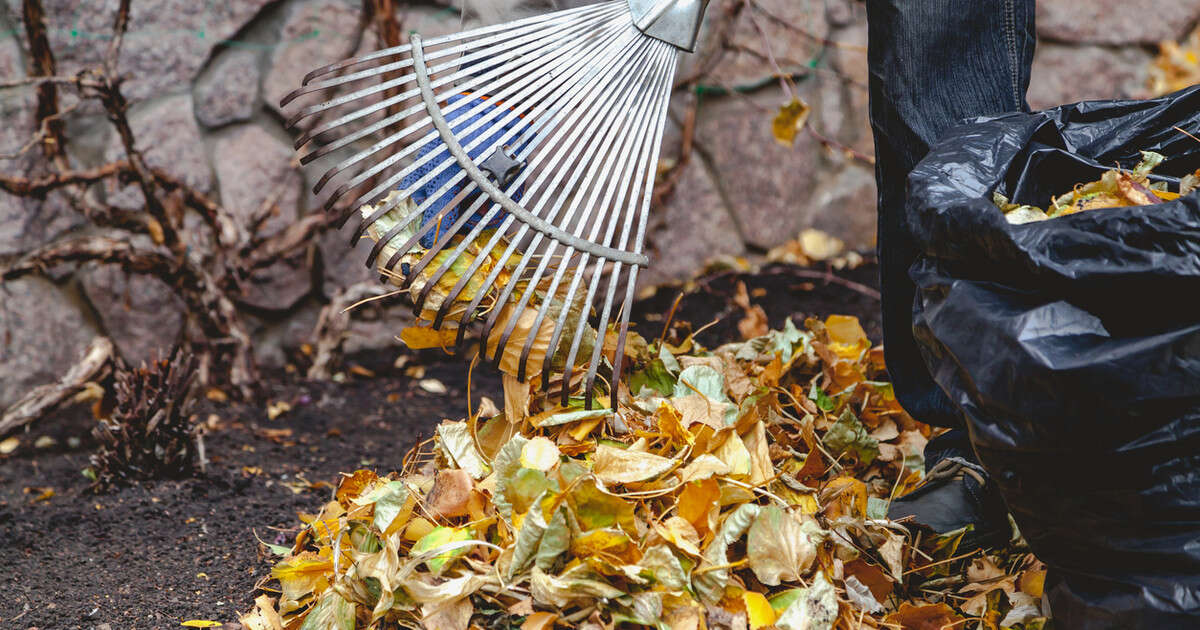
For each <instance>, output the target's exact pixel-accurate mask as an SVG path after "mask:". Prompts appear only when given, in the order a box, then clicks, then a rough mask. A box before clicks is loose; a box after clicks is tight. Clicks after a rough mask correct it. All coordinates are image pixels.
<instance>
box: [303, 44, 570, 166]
mask: <svg viewBox="0 0 1200 630" xmlns="http://www.w3.org/2000/svg"><path fill="white" fill-rule="evenodd" d="M591 27H592V26H591V25H589V24H588V23H586V22H582V23H580V24H578V25H575V26H572V27H571V28H568V29H555V30H551V31H550V34H549V35H544V34H542V33H533V34H530V35H525V36H523V37H519V38H516V39H514V40H512V41H508V40H501V41H498V42H497V43H496V44H495V45H493V46H491V47H480V48H475V49H472V52H470V53H468V54H466V55H464V56H462V57H459V58H456V59H452V60H450V61H447V62H444V63H441V64H439V65H433V66H431V67H430V68H429V71H430V74H433V75H437V74H442V73H444V72H446V71H447V70H449V69H451V68H455V67H458V68H459V71H458V72H455V73H453V74H451V75H450V76H448V77H443V78H440V79H436V80H434V86H435V87H440V86H442V85H445V84H447V83H450V82H453V81H457V80H460V79H462V78H463V77H465V76H472V74H473V73H472V71H471V66H472V65H473V64H475V63H477V62H487V63H489V64H492V67H491V68H490V69H489V70H488V71H486V72H484V73H482V74H483V75H484V78H483V79H480V80H481V81H482V80H491V78H495V77H504V76H505V75H506V74H507V73H509V72H511V69H512V68H517V69H520V68H522V67H523V66H524V65H526V64H525V63H524V60H523V59H522V55H524V54H526V53H529V52H531V51H538V50H546V49H550V48H553V44H555V43H556V42H559V41H564V40H565V41H569V40H570V38H571V37H573V36H574V35H577V34H578V33H579V32H580V31H584V30H586V29H588V28H591ZM426 46H428V44H426ZM466 49H468V48H467V47H466V46H465V45H464V46H462V47H460V48H458V49H452V50H449V51H434V52H432V53H430V54H429V56H428V57H427V59H435V58H440V57H445V56H447V55H450V54H452V53H453V52H454V51H455V50H466ZM545 54H549V53H544V54H543V56H545ZM412 63H413V62H412V60H411V59H410V60H408V61H404V62H396V64H399V65H398V67H397V68H395V69H398V68H405V67H410V66H412ZM395 69H388V70H385V71H379V72H377V73H384V74H385V73H387V72H393V71H394V70H395ZM372 72H375V71H372ZM412 81H415V77H414V75H412V74H405V75H403V76H401V77H398V78H394V79H389V80H387V81H383V82H381V83H379V84H377V85H373V86H368V87H364V88H361V89H359V90H356V91H354V92H352V93H350V94H344V95H341V96H337V97H335V98H333V99H330V100H328V101H325V102H323V103H318V104H315V105H310V106H308V107H305V108H304V109H302V110H300V111H299V112H298V113H297V114H296V115H294V116H292V117H291V118H290V119H288V122H287V127H289V128H291V127H293V126H295V124H296V123H297V122H299V121H300V120H302V119H304V118H306V117H308V116H312V115H315V114H319V113H321V112H324V111H327V110H330V109H333V108H336V107H340V106H342V105H346V104H348V103H353V102H356V101H358V100H360V99H362V98H365V97H367V96H370V95H372V94H378V93H379V92H384V91H387V90H389V89H392V88H397V87H399V86H401V85H404V84H406V83H409V82H412ZM302 89H303V88H302ZM415 94H417V92H416V91H415V90H410V91H409V92H406V93H404V94H402V95H400V96H402V97H404V98H408V97H411V96H413V95H415ZM397 98H400V97H391V98H387V99H384V100H383V101H380V102H379V103H375V104H373V105H371V106H368V107H364V108H362V109H359V110H356V111H354V112H352V113H350V114H347V115H345V116H342V117H341V118H338V119H337V120H335V121H332V122H329V123H325V124H322V125H320V126H318V127H317V128H316V129H313V130H311V131H309V132H306V133H305V134H304V135H302V136H301V139H302V140H305V142H307V140H308V139H311V138H312V137H314V136H317V135H320V134H323V133H327V132H329V131H330V130H332V129H334V128H336V127H338V126H341V125H343V124H346V123H347V122H352V121H354V120H357V119H358V118H361V117H363V116H367V115H370V114H372V113H374V112H377V111H380V110H382V109H385V108H386V107H388V106H390V105H393V104H395V103H396V102H398V101H397ZM400 100H403V99H402V98H401V99H400ZM297 142H299V141H297ZM302 145H303V143H299V144H298V146H302Z"/></svg>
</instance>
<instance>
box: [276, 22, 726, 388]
mask: <svg viewBox="0 0 1200 630" xmlns="http://www.w3.org/2000/svg"><path fill="white" fill-rule="evenodd" d="M707 4H708V0H614V1H611V2H604V3H599V4H594V5H590V6H585V7H581V8H578V9H572V10H567V11H559V12H555V13H549V14H545V15H540V16H535V17H531V18H527V19H523V20H519V21H516V22H511V23H508V24H500V25H496V26H489V27H485V28H479V29H474V30H471V31H466V32H462V33H456V34H452V35H445V36H441V37H436V38H430V39H422V38H421V37H420V36H419V35H416V34H413V35H412V36H411V40H412V41H411V44H410V45H406V46H398V47H394V48H388V49H385V50H380V51H377V52H374V53H370V54H368V55H364V56H361V57H357V58H354V59H347V60H345V61H340V62H338V63H335V64H332V65H329V66H326V67H324V68H321V69H318V70H315V71H313V72H311V73H309V75H308V76H306V77H305V78H304V82H303V85H302V87H300V88H299V89H297V90H296V91H294V92H293V93H291V94H289V95H288V96H287V97H286V98H284V99H283V103H282V104H283V105H287V104H288V103H290V102H292V101H294V100H296V99H298V98H300V97H302V96H305V95H308V94H319V95H320V96H321V98H323V99H324V100H323V101H322V102H317V103H310V104H308V105H307V106H305V107H303V108H302V109H300V110H299V111H298V112H297V113H296V114H295V115H294V116H292V118H291V119H290V120H289V121H288V124H289V126H291V127H294V128H298V129H299V131H300V134H299V136H298V138H297V142H296V146H297V148H298V149H299V148H301V147H303V146H305V145H308V146H309V149H308V150H307V152H306V153H305V155H304V156H303V157H302V159H301V161H302V162H303V163H305V164H309V163H314V162H318V163H323V164H324V165H325V167H324V168H325V169H326V172H325V174H324V175H323V176H322V177H321V178H320V180H319V181H318V182H317V183H316V185H315V186H314V188H313V190H314V193H319V192H320V191H322V190H323V189H324V188H325V187H326V186H327V185H329V184H330V183H332V182H333V180H334V179H340V180H341V183H339V184H338V185H337V187H336V189H334V192H333V193H332V194H331V195H330V196H329V198H328V200H327V202H326V209H327V210H328V211H330V212H338V213H340V214H342V215H343V216H342V221H343V222H344V221H345V220H346V219H347V218H348V217H349V216H350V214H352V213H356V212H358V213H360V214H365V216H361V220H360V222H359V225H358V227H357V230H356V231H355V233H354V239H355V241H357V240H358V239H359V238H361V237H362V236H363V235H364V234H366V233H367V232H368V231H369V232H370V233H371V234H372V237H373V238H376V237H377V239H376V242H375V244H374V246H373V248H372V250H371V253H370V256H369V258H368V261H367V264H368V265H370V266H376V267H378V268H379V269H380V271H381V272H382V273H384V274H385V276H392V277H401V278H402V279H401V281H400V282H399V283H398V284H400V286H401V287H402V289H407V290H409V291H410V295H412V294H413V293H415V296H413V301H414V305H415V308H416V311H417V313H418V314H419V315H420V316H423V317H427V318H431V319H432V324H433V327H434V328H439V327H441V326H442V325H443V324H445V323H447V322H448V321H450V322H453V323H454V324H456V325H457V327H458V332H457V339H456V345H458V346H459V347H460V348H461V346H462V344H463V341H464V339H465V334H466V329H467V328H468V325H469V324H471V323H472V322H473V321H475V320H476V319H478V318H484V316H485V315H486V318H484V324H483V329H482V338H483V346H482V347H483V348H484V354H485V355H488V354H490V355H491V356H490V359H489V360H490V361H491V362H493V363H494V364H495V365H497V366H500V367H501V368H502V369H506V370H508V371H515V375H516V376H517V377H518V378H519V379H521V380H526V378H527V377H529V376H531V375H537V374H542V375H544V376H543V377H542V379H541V382H542V385H543V387H549V385H550V382H551V378H550V377H549V375H550V373H551V368H552V366H554V365H557V364H558V362H559V361H564V362H563V363H562V372H563V373H562V377H561V383H562V390H561V395H562V401H563V404H566V403H567V402H568V396H569V393H570V391H571V383H572V381H573V380H574V379H575V372H574V370H575V367H576V365H575V361H576V360H577V359H583V358H584V357H585V356H586V358H587V371H586V373H585V375H584V376H583V387H584V392H585V404H586V406H587V407H588V408H590V407H591V404H592V392H593V391H594V389H595V387H594V385H595V380H596V379H597V378H598V377H599V376H600V368H601V366H602V365H603V364H605V359H604V352H603V348H604V345H605V344H604V337H605V331H606V329H607V327H608V326H609V324H610V322H615V323H614V326H615V327H616V328H617V330H618V336H617V344H616V349H615V350H616V351H615V354H614V355H613V356H612V357H611V363H612V365H610V366H606V368H605V370H606V371H605V373H606V374H607V373H608V370H611V374H612V376H613V382H611V383H610V386H609V391H610V401H611V403H612V405H613V408H614V409H616V407H617V393H618V389H617V383H616V382H615V381H616V379H617V378H619V375H620V373H621V361H622V354H623V351H624V350H623V349H624V341H625V335H626V333H627V332H628V328H629V316H630V309H631V307H632V303H633V296H634V291H635V284H636V282H637V275H638V270H639V269H641V268H643V267H645V266H646V265H647V264H648V258H647V257H646V255H645V253H644V251H643V249H644V247H643V241H644V238H645V232H646V225H647V219H648V215H649V210H650V198H651V194H652V192H653V186H654V175H655V172H656V169H657V163H658V156H659V149H660V145H661V142H662V136H663V132H664V129H665V124H666V115H667V106H668V104H669V99H670V94H671V90H672V82H673V80H674V72H675V66H676V61H677V57H678V55H679V53H680V51H691V50H692V49H693V48H694V47H695V43H696V38H697V35H698V33H699V30H700V24H701V21H702V18H703V14H704V10H705V7H706V5H707ZM393 191H395V192H396V193H397V194H391V193H393ZM447 200H449V201H447ZM381 201H382V203H381ZM367 204H376V205H375V206H374V207H373V209H370V210H367V211H363V210H360V208H369V207H370V206H367ZM385 220H386V221H387V222H388V223H387V224H383V223H380V222H381V221H385ZM384 225H387V226H388V229H386V230H383V229H382V227H380V226H384ZM381 232H382V233H381ZM397 241H399V242H397ZM422 243H424V244H425V245H431V246H430V247H427V248H426V247H422V246H421V244H422ZM472 248H474V249H475V254H474V258H473V259H470V260H464V257H469V256H471V254H470V253H469V252H470V250H471V249H472ZM501 248H502V249H503V251H502V252H500V250H501ZM497 252H500V253H499V255H498V256H497V255H496V253H497ZM385 256H386V259H385V258H384V257H385ZM435 262H436V263H437V264H436V265H435ZM485 262H486V263H490V264H491V267H490V269H488V270H486V273H485V270H484V268H483V265H484V264H485ZM456 265H457V267H456ZM397 267H399V269H397ZM464 267H465V270H464V269H463V268H464ZM452 270H453V272H454V273H457V274H458V277H457V278H454V276H453V275H448V274H451V272H452ZM477 275H478V276H484V277H483V278H482V279H480V278H477V277H476V276H477ZM418 278H419V279H420V280H421V282H422V283H423V284H422V285H421V286H419V288H416V289H414V288H415V287H417V285H416V284H415V282H416V280H417V279H418ZM448 278H451V279H454V282H453V283H452V284H453V286H452V287H451V288H450V289H449V290H448V291H445V287H446V285H449V284H451V283H450V282H449V281H448V280H447V279H448ZM622 286H623V287H624V290H623V291H622V289H621V287H622ZM468 290H470V291H471V293H469V294H468V293H467V291H468ZM435 294H436V295H437V297H438V299H440V300H441V302H440V304H436V305H435V306H436V310H435V311H431V310H428V309H427V308H426V306H427V303H428V301H429V300H431V299H433V296H434V295H435ZM618 296H620V297H621V301H620V307H619V309H618V310H617V312H616V313H614V312H613V307H614V306H615V305H616V303H617V298H618ZM484 308H486V309H488V310H481V309H484ZM430 313H432V315H430ZM502 313H504V315H502ZM590 324H594V325H595V330H596V331H597V332H598V335H597V336H596V338H595V339H592V340H591V341H590V344H591V345H590V346H588V345H586V344H585V341H586V339H585V338H586V337H588V335H587V334H585V333H586V331H588V330H590V328H589V325H590ZM518 327H521V328H527V330H525V337H524V338H523V339H521V338H519V337H518V336H517V329H518ZM546 340H548V345H547V346H546V348H545V349H544V354H543V355H542V356H539V357H538V358H536V359H535V358H534V357H535V354H537V352H539V351H538V350H537V349H536V346H538V345H539V344H540V343H542V342H543V341H546ZM510 343H519V344H520V351H519V354H518V355H516V359H515V365H514V364H513V363H512V361H513V359H512V356H513V354H512V353H511V352H506V350H507V347H508V345H509V344H510ZM515 349H516V347H515V346H514V350H515ZM564 357H565V360H564ZM535 361H536V362H535Z"/></svg>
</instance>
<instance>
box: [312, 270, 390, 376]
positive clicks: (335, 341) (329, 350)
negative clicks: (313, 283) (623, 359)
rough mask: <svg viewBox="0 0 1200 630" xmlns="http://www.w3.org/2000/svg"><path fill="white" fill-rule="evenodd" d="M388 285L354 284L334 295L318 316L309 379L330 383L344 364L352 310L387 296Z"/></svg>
mask: <svg viewBox="0 0 1200 630" xmlns="http://www.w3.org/2000/svg"><path fill="white" fill-rule="evenodd" d="M388 291H389V289H388V287H387V286H384V285H383V284H380V283H379V282H375V281H367V282H359V283H357V284H352V285H350V286H348V287H346V288H344V289H342V290H341V291H338V292H337V294H335V295H334V296H333V299H332V300H331V301H330V302H329V304H327V305H326V306H325V308H323V309H321V314H320V315H318V316H317V326H316V328H314V329H313V347H314V351H313V363H312V365H311V366H309V368H308V378H310V379H313V380H328V379H329V378H331V377H332V376H333V370H334V368H335V366H336V365H337V364H338V363H340V362H341V358H342V348H343V347H344V345H345V343H346V332H347V331H348V330H349V329H350V315H351V312H350V310H348V309H350V307H351V306H353V305H354V304H357V303H359V302H361V301H363V300H366V299H370V298H374V297H379V296H382V295H385V294H387V293H388Z"/></svg>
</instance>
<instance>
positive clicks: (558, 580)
mask: <svg viewBox="0 0 1200 630" xmlns="http://www.w3.org/2000/svg"><path fill="white" fill-rule="evenodd" d="M529 591H530V593H532V595H533V599H534V601H536V602H538V603H540V604H542V605H546V606H556V607H558V608H566V607H567V605H568V604H570V603H571V602H573V601H576V600H594V599H597V598H601V597H605V598H609V599H615V598H617V597H621V596H623V595H625V591H622V590H621V589H619V588H615V587H613V586H612V585H610V584H608V583H606V582H603V581H601V579H600V576H598V575H596V574H595V573H594V572H592V571H591V570H590V569H589V568H588V566H587V564H577V565H575V566H573V567H571V568H570V569H567V570H566V571H564V572H563V574H562V575H560V576H558V577H555V576H553V575H550V574H548V573H546V572H545V571H543V570H541V569H539V568H538V567H533V573H532V579H530V581H529Z"/></svg>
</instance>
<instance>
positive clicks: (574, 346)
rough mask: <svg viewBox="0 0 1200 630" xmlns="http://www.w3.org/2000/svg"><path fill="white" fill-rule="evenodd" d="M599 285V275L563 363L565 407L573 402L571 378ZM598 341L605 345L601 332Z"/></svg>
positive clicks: (595, 276)
mask: <svg viewBox="0 0 1200 630" xmlns="http://www.w3.org/2000/svg"><path fill="white" fill-rule="evenodd" d="M603 266H604V260H603V259H601V260H599V261H598V263H597V267H600V268H602V267H603ZM599 285H600V276H599V275H598V274H593V275H592V281H591V283H590V284H589V285H588V292H587V297H585V298H584V300H583V307H582V308H581V309H580V312H579V317H580V320H579V325H578V326H576V327H575V335H574V336H573V337H572V339H571V349H570V351H568V352H567V359H566V361H565V362H564V363H563V378H562V392H561V396H562V404H563V406H566V405H567V403H568V402H570V400H571V376H572V374H573V373H574V371H575V357H576V356H578V355H579V344H580V343H581V342H582V341H583V331H584V329H585V328H587V326H586V325H585V322H586V321H587V320H588V319H590V316H589V314H590V313H591V311H592V300H594V299H595V298H596V289H597V287H599ZM596 339H597V343H603V339H602V338H601V337H600V332H599V331H598V330H597V335H596ZM590 397H591V394H590V393H589V394H588V398H590Z"/></svg>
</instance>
